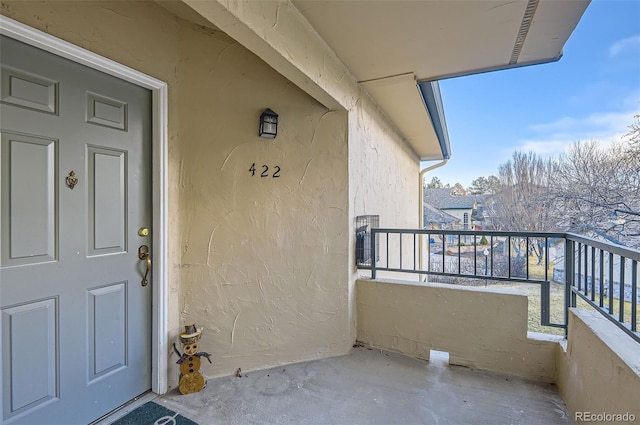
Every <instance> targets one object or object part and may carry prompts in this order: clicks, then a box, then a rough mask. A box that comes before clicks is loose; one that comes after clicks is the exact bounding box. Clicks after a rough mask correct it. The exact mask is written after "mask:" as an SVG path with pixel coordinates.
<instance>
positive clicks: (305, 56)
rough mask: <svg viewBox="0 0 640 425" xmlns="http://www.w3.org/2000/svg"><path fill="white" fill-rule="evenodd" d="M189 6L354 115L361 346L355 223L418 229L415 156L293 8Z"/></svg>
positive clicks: (219, 2) (352, 172) (352, 183)
mask: <svg viewBox="0 0 640 425" xmlns="http://www.w3.org/2000/svg"><path fill="white" fill-rule="evenodd" d="M184 3H185V4H186V5H189V7H191V8H193V10H194V11H196V12H197V13H199V14H201V15H202V16H203V17H204V18H205V19H207V20H209V21H210V22H212V23H213V24H215V25H216V26H217V27H219V28H221V29H222V30H224V31H225V32H227V33H228V34H229V35H230V36H231V37H233V38H234V39H236V40H238V41H239V42H240V43H241V44H243V45H244V46H246V47H247V48H248V49H249V50H251V51H252V52H254V53H255V54H256V55H258V56H259V57H260V58H262V59H264V60H265V61H266V62H267V63H269V65H271V66H272V67H273V68H274V69H276V70H277V71H278V72H280V73H281V74H283V75H285V76H286V77H287V78H288V79H289V80H290V81H292V82H293V83H295V84H296V85H297V86H298V87H300V88H301V89H302V90H304V91H305V92H307V93H308V94H310V95H311V96H313V97H315V98H316V99H317V100H318V101H319V102H321V103H322V104H324V105H325V106H327V107H328V108H331V109H346V110H347V111H348V121H349V124H348V139H349V154H348V155H349V185H348V190H349V217H350V227H349V232H348V235H349V238H350V239H349V247H351V248H350V249H349V255H350V257H349V265H350V267H351V268H350V272H351V273H350V279H349V303H348V305H349V316H350V320H349V322H350V325H349V326H350V329H351V331H352V338H355V332H356V325H355V319H356V315H355V279H356V277H357V276H358V273H357V270H356V268H355V266H354V264H355V258H354V249H353V247H354V246H355V233H354V230H355V227H354V226H355V217H356V216H358V215H366V214H377V215H379V216H380V225H381V226H383V227H398V228H416V227H417V226H418V225H419V215H420V214H421V213H422V212H421V211H420V210H419V209H418V196H419V190H421V183H420V182H419V181H418V173H419V161H418V157H417V155H416V154H415V152H413V150H412V149H411V148H409V145H408V144H407V142H406V141H405V140H404V139H403V138H402V137H401V136H400V135H399V132H398V131H397V130H396V128H395V127H394V126H392V125H390V124H389V121H388V119H387V118H386V116H385V115H384V114H383V113H382V112H381V111H380V110H379V108H378V107H377V106H376V105H375V104H374V103H373V102H372V101H371V98H370V97H369V95H368V94H367V93H366V91H365V90H363V89H362V87H361V86H360V85H358V84H357V83H356V78H355V77H354V76H353V75H352V74H351V72H350V71H349V70H348V69H347V68H346V67H345V66H344V64H343V63H342V62H341V61H340V60H339V59H338V58H337V56H336V55H335V53H334V52H333V51H332V50H331V49H330V48H329V47H328V46H327V44H326V43H325V42H324V40H322V39H321V38H320V36H319V35H318V34H317V33H316V32H315V30H314V29H313V28H312V27H311V26H310V24H309V23H308V22H307V21H306V20H305V19H304V17H303V16H302V15H301V14H300V12H299V11H298V10H297V9H296V8H295V7H294V6H293V5H292V4H291V3H290V2H288V1H259V2H256V1H239V2H237V1H227V0H216V1H210V2H202V1H198V0H184ZM404 278H407V279H412V277H409V276H404Z"/></svg>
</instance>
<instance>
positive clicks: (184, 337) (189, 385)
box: [176, 324, 211, 394]
mask: <svg viewBox="0 0 640 425" xmlns="http://www.w3.org/2000/svg"><path fill="white" fill-rule="evenodd" d="M201 336H202V328H197V327H196V325H195V324H191V325H186V326H185V327H184V332H182V333H181V334H180V342H181V343H182V356H180V358H179V359H178V361H177V362H176V363H177V364H179V365H180V382H179V387H178V388H179V390H180V393H181V394H192V393H197V392H198V391H200V390H202V389H203V388H204V387H205V386H206V385H207V381H205V379H204V376H203V375H202V371H201V370H200V357H206V358H207V360H209V363H211V359H210V358H209V357H210V356H211V355H210V354H209V353H205V352H202V351H198V349H199V348H200V343H199V341H200V337H201Z"/></svg>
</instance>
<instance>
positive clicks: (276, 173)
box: [249, 162, 280, 179]
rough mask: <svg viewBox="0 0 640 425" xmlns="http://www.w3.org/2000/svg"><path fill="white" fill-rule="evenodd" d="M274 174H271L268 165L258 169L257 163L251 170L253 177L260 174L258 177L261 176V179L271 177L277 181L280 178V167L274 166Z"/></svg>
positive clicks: (252, 165)
mask: <svg viewBox="0 0 640 425" xmlns="http://www.w3.org/2000/svg"><path fill="white" fill-rule="evenodd" d="M273 170H274V171H273V173H271V174H269V166H268V165H263V166H262V168H261V169H260V170H259V169H256V163H255V162H254V163H253V164H251V167H250V168H249V172H250V173H251V175H252V176H255V175H256V173H259V174H257V175H259V176H260V177H269V176H271V177H272V178H274V179H277V178H278V177H280V166H279V165H274V166H273Z"/></svg>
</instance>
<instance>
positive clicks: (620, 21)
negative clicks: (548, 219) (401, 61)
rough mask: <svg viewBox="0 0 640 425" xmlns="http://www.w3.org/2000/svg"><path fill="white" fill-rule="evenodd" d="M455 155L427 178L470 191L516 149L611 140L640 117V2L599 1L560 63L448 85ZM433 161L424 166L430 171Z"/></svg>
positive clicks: (549, 149)
mask: <svg viewBox="0 0 640 425" xmlns="http://www.w3.org/2000/svg"><path fill="white" fill-rule="evenodd" d="M440 88H441V92H442V99H443V103H444V110H445V118H446V121H447V127H448V129H449V139H450V141H451V149H452V152H453V153H452V156H451V159H450V161H449V163H448V164H447V165H445V166H444V167H442V168H439V169H436V170H434V171H431V172H429V173H427V175H426V180H427V182H428V181H430V180H431V178H432V177H433V176H438V177H439V178H440V179H441V180H442V181H443V182H444V183H450V184H452V185H453V184H454V183H456V182H460V183H462V184H463V185H464V186H465V187H467V186H469V185H470V184H471V181H472V180H473V179H474V178H476V177H478V176H488V175H490V174H494V175H497V173H498V165H499V164H502V163H504V162H506V161H507V160H509V158H510V157H511V155H512V153H513V151H514V150H523V151H534V152H536V153H539V154H542V155H556V154H559V153H562V152H564V151H565V150H566V149H567V147H568V146H570V145H571V144H572V143H574V142H576V141H578V140H591V139H597V140H600V141H602V142H611V141H613V140H616V139H619V138H620V137H621V136H622V135H624V134H625V133H626V132H627V131H628V126H629V125H630V124H631V123H632V121H633V116H634V114H638V113H640V1H638V0H594V1H592V2H591V4H590V5H589V7H588V8H587V10H586V12H585V14H584V15H583V17H582V19H581V20H580V22H579V23H578V26H577V27H576V29H575V31H574V32H573V34H572V35H571V37H570V38H569V40H568V41H567V43H566V44H565V47H564V56H563V57H562V59H560V61H558V62H553V63H550V64H544V65H535V66H529V67H523V68H516V69H511V70H506V71H498V72H491V73H486V74H480V75H473V76H467V77H461V78H454V79H449V80H443V81H441V82H440ZM430 164H431V163H423V164H422V165H423V166H427V165H430Z"/></svg>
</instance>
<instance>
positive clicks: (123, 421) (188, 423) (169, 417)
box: [111, 401, 198, 425]
mask: <svg viewBox="0 0 640 425" xmlns="http://www.w3.org/2000/svg"><path fill="white" fill-rule="evenodd" d="M111 425H198V424H197V423H195V422H193V421H192V420H191V419H187V418H185V417H184V416H182V415H179V414H177V413H176V412H174V411H173V410H170V409H167V408H166V407H163V406H160V405H159V404H156V403H154V402H153V401H149V402H147V403H145V404H143V405H142V406H140V407H138V408H137V409H135V410H133V411H131V412H129V413H127V414H126V415H125V416H123V417H121V418H120V419H118V420H117V421H115V422H113V423H112V424H111Z"/></svg>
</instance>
